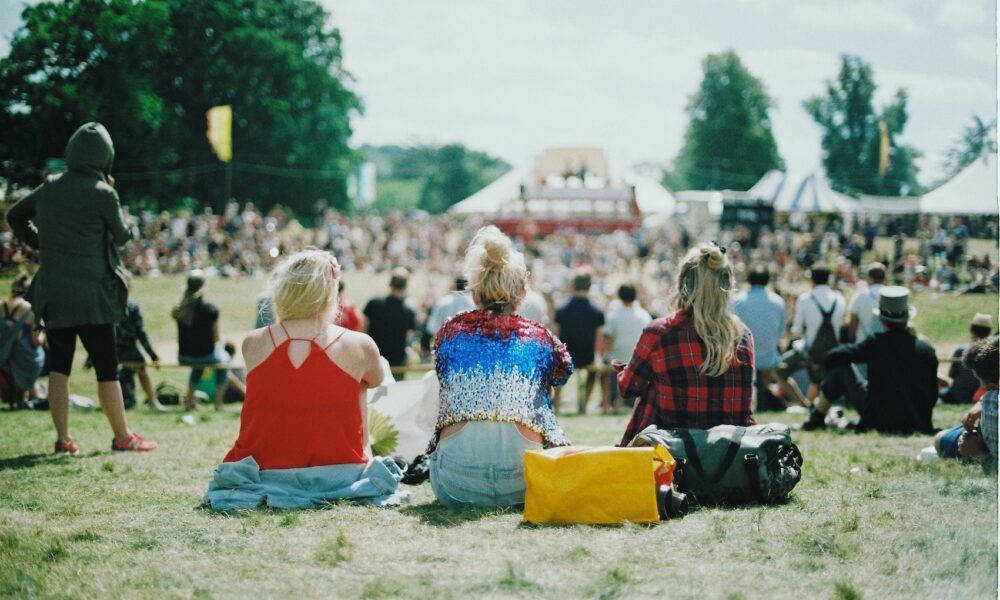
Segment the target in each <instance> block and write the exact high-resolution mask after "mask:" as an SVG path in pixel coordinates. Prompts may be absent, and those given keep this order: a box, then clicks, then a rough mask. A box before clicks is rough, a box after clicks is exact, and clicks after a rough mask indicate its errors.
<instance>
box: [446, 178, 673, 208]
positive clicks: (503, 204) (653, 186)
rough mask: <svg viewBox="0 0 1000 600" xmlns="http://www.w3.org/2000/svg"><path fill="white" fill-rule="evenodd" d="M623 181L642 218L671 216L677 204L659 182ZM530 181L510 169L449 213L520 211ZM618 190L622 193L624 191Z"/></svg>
mask: <svg viewBox="0 0 1000 600" xmlns="http://www.w3.org/2000/svg"><path fill="white" fill-rule="evenodd" d="M622 180H623V182H624V184H625V185H626V186H634V187H635V201H636V204H638V205H639V212H640V213H642V214H643V215H650V214H656V213H667V214H673V212H674V208H675V207H676V205H677V201H676V200H675V199H674V195H673V194H671V193H670V190H668V189H666V188H665V187H663V186H662V185H661V184H660V182H659V181H657V180H655V179H653V178H650V177H646V176H644V175H639V174H637V173H628V174H626V175H625V177H623V178H622ZM530 181H531V172H530V171H529V170H527V169H523V168H521V169H518V168H514V169H511V170H510V171H508V172H507V173H505V174H504V175H502V176H501V177H500V178H499V179H497V180H496V181H494V182H493V183H491V184H489V185H487V186H486V187H484V188H483V189H481V190H479V191H478V192H476V193H475V194H472V195H471V196H469V197H468V198H466V199H465V200H462V201H460V202H458V203H457V204H455V205H454V206H452V207H451V208H450V209H449V212H451V213H452V214H481V215H489V216H494V215H497V214H499V213H501V212H504V211H505V209H507V210H510V207H512V206H514V207H515V208H516V209H517V210H520V202H521V200H520V198H521V186H522V185H523V184H527V183H528V182H530ZM533 189H534V188H533ZM621 189H623V190H624V189H627V188H621ZM557 191H559V190H557ZM535 192H536V193H539V194H541V193H542V192H544V188H541V189H540V190H539V189H535ZM577 193H578V194H579V195H580V196H581V197H586V196H587V195H588V194H589V195H594V194H598V195H599V194H600V192H599V191H598V190H588V189H581V190H578V191H577ZM623 193H624V192H623ZM532 202H535V203H537V202H542V203H547V204H550V205H552V206H550V207H549V208H558V207H557V206H555V205H558V204H559V203H560V202H562V203H563V204H565V201H560V200H545V199H536V200H532ZM515 205H516V206H515ZM567 206H568V205H567ZM534 210H539V211H540V212H542V211H541V207H536V208H535V209H534ZM567 210H568V209H567ZM515 212H516V211H515ZM556 212H558V211H556Z"/></svg>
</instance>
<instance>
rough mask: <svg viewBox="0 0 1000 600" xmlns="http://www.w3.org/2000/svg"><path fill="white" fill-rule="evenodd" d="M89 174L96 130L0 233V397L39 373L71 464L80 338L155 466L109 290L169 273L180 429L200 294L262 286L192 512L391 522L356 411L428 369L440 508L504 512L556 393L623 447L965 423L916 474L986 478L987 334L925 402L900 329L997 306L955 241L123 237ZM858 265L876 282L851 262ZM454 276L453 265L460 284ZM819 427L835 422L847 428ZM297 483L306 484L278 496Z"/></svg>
mask: <svg viewBox="0 0 1000 600" xmlns="http://www.w3.org/2000/svg"><path fill="white" fill-rule="evenodd" d="M112 159H113V147H112V145H111V140H110V137H109V136H108V134H107V131H106V130H104V128H103V127H102V126H101V125H99V124H96V123H90V124H87V125H85V126H83V127H81V128H80V130H78V131H77V133H76V134H74V136H73V137H72V138H71V140H70V141H69V144H68V146H67V164H68V167H69V170H68V172H67V173H65V174H62V175H60V176H58V177H55V178H52V179H50V180H49V181H47V182H46V183H44V184H43V185H42V186H40V187H39V188H37V189H36V190H35V191H33V192H32V193H31V194H29V195H28V196H26V197H24V198H22V199H21V200H20V201H19V202H18V203H17V204H16V205H14V206H13V207H12V208H11V209H10V210H9V211H8V213H7V216H6V220H7V222H8V223H9V225H10V227H11V232H12V236H13V237H11V238H9V239H7V240H6V241H5V252H4V259H5V260H8V259H9V260H15V261H28V260H30V259H31V255H33V254H34V253H36V252H37V257H38V259H39V263H40V266H39V267H38V269H37V270H34V271H33V275H34V277H33V280H32V281H31V282H30V284H29V282H28V278H27V277H19V278H18V279H17V280H15V283H14V286H13V288H12V293H11V297H10V298H9V299H8V300H6V301H5V302H4V316H3V328H2V329H0V350H2V351H3V355H0V358H2V359H3V364H4V369H5V370H6V371H5V378H4V382H5V387H6V388H10V389H13V390H15V396H16V397H17V398H18V401H30V400H31V399H32V398H33V397H34V396H35V395H37V391H36V390H37V386H36V385H35V382H34V381H31V380H32V379H34V380H35V381H37V378H38V376H39V375H40V373H41V372H42V369H43V368H47V370H48V375H49V380H48V381H49V387H48V399H47V401H48V407H49V410H50V412H51V414H52V418H53V422H54V425H55V429H56V435H57V438H56V442H55V450H56V452H57V453H65V454H77V453H78V452H79V447H78V446H77V444H76V442H75V441H74V440H73V438H72V436H71V435H70V433H69V375H70V371H71V367H72V363H73V357H74V353H75V349H76V341H77V338H79V339H80V341H81V342H82V344H83V346H84V348H85V349H86V351H87V353H88V356H89V361H90V363H91V364H92V366H93V368H94V372H95V375H96V378H97V381H98V396H99V401H100V404H101V406H102V408H103V409H104V413H105V415H106V416H107V419H108V421H109V424H110V426H111V429H112V431H113V433H114V437H113V440H112V444H111V447H112V449H113V450H116V451H151V450H155V449H156V448H157V444H156V443H155V442H152V441H149V440H144V439H143V438H142V437H141V436H140V435H139V434H137V433H136V432H134V431H132V430H131V429H130V428H129V427H128V424H127V418H126V413H125V410H124V407H125V399H124V393H123V384H122V381H121V372H122V371H123V370H126V369H119V364H120V363H121V362H125V363H127V365H128V367H129V369H130V370H133V372H134V373H137V374H138V375H139V377H140V381H141V383H142V386H143V389H144V390H145V391H146V394H147V397H148V398H147V400H148V402H149V404H150V407H151V408H153V409H154V410H161V409H162V407H161V406H159V403H158V400H157V398H156V396H155V395H154V394H153V393H152V390H151V384H150V383H149V382H148V373H146V372H145V369H144V368H143V363H145V359H144V357H143V355H142V353H141V352H140V350H139V347H140V346H141V347H142V348H143V349H144V350H145V352H146V354H147V355H148V356H149V359H150V360H151V361H153V362H154V363H155V362H156V361H158V360H159V357H158V356H156V354H155V352H154V350H153V349H152V346H151V344H149V340H148V336H146V334H145V332H144V329H143V326H142V315H141V310H140V309H139V307H138V306H137V305H136V304H135V303H134V302H130V301H129V300H128V286H129V282H130V276H129V274H128V273H129V272H130V271H131V272H132V273H135V274H136V275H137V276H155V275H157V274H162V273H172V272H185V273H188V274H189V276H188V278H187V283H186V287H185V289H184V291H183V295H182V297H181V299H180V301H179V302H178V304H177V305H176V306H175V307H174V308H173V310H172V312H171V317H172V318H173V319H174V321H175V322H176V324H177V332H178V341H179V362H180V363H181V364H182V365H186V366H190V367H191V369H192V370H191V376H190V379H189V385H188V389H187V391H186V395H185V398H184V404H185V407H186V408H188V409H195V408H196V407H197V403H196V402H195V390H196V388H197V387H198V385H199V384H200V383H201V381H202V379H203V373H204V369H206V368H209V367H218V366H219V365H221V364H226V363H229V362H231V360H232V357H233V355H234V354H235V349H234V348H233V349H230V350H229V351H227V350H226V349H224V348H223V343H222V339H221V336H220V332H219V308H218V307H217V306H215V305H214V304H212V303H211V302H210V301H209V299H208V295H207V289H208V286H207V283H208V281H209V279H211V278H212V277H214V276H218V277H237V276H241V275H244V274H253V273H254V272H256V271H264V272H267V273H269V282H270V283H269V289H268V293H267V294H266V295H265V296H263V297H262V298H261V299H259V303H260V305H261V306H262V307H263V310H261V311H259V312H260V314H261V315H262V319H261V321H260V322H259V323H258V325H259V327H258V328H257V329H255V330H254V331H253V332H252V333H250V334H249V335H248V336H247V337H246V339H245V340H244V341H243V344H242V349H241V350H242V355H243V358H244V361H245V366H246V371H245V374H243V376H242V377H239V376H236V375H235V374H234V373H232V372H230V371H229V370H228V369H225V368H215V369H214V375H213V377H214V384H213V385H212V389H213V391H214V403H215V407H216V409H219V408H221V407H222V405H223V403H224V401H225V396H226V392H227V390H229V389H230V388H231V387H235V388H237V389H238V390H239V391H240V393H241V394H242V395H245V402H244V404H243V408H242V415H241V423H240V432H239V435H238V437H237V439H236V441H235V443H234V445H233V448H232V449H231V450H230V452H229V453H228V454H227V455H226V457H225V458H224V460H223V463H222V465H220V467H219V468H218V469H216V471H215V472H214V473H213V476H212V480H211V483H210V485H209V491H208V492H207V493H206V496H205V500H206V502H207V503H208V504H209V505H210V506H212V507H213V508H217V509H221V510H228V509H231V508H241V507H248V506H253V505H255V504H259V503H260V502H262V501H270V500H273V499H274V498H275V497H278V498H283V499H284V500H283V501H285V502H288V503H290V504H291V505H295V506H299V505H301V506H306V505H310V504H309V503H310V502H313V501H314V500H316V499H317V498H322V499H325V500H329V499H335V498H342V497H360V498H362V499H363V500H364V501H367V502H371V503H374V504H387V503H390V502H391V498H392V497H393V496H394V492H395V491H396V489H397V485H398V483H399V481H400V480H402V479H403V473H402V471H401V469H400V466H399V465H398V464H396V463H395V462H394V461H392V460H391V459H389V458H385V457H377V456H373V455H372V453H371V448H370V440H369V439H368V435H369V433H368V427H367V419H368V412H367V402H366V396H365V394H364V393H363V392H364V390H365V389H368V388H374V387H378V386H379V385H381V383H382V381H383V378H384V376H385V372H386V370H385V369H384V368H383V366H382V361H383V360H384V361H386V362H388V364H389V365H391V366H404V365H407V364H410V363H412V362H415V361H418V360H422V359H423V360H430V361H432V363H433V364H432V366H433V368H434V370H435V371H436V375H437V380H438V383H439V400H440V408H439V412H438V417H437V424H436V427H435V432H434V435H433V437H432V439H431V440H430V442H429V445H428V448H427V453H426V456H427V464H428V473H429V478H430V482H431V487H432V489H433V491H434V494H435V496H436V497H437V499H438V500H439V501H440V502H441V503H442V504H444V505H446V506H455V507H461V506H510V505H517V504H520V503H522V502H523V501H524V491H525V488H524V486H525V484H524V477H523V455H524V452H525V451H526V450H532V449H541V448H545V447H554V446H563V445H569V444H570V443H571V441H570V439H569V438H568V437H567V435H566V433H565V432H564V431H563V429H562V427H561V425H560V423H559V417H560V415H561V414H563V413H564V412H565V411H561V410H560V391H559V390H560V388H561V387H562V386H564V385H565V384H566V382H567V381H568V380H569V378H570V376H571V375H572V374H573V373H574V372H575V371H576V372H580V373H581V374H585V379H584V386H583V387H584V391H583V393H582V394H581V395H580V399H579V400H580V405H579V407H578V408H579V409H580V410H581V411H585V410H586V408H587V402H588V400H589V397H590V395H591V393H592V390H593V389H595V388H600V389H601V405H602V410H603V412H615V411H620V410H624V407H625V405H626V404H628V405H629V406H630V408H629V410H630V411H631V418H630V419H629V422H628V424H627V426H626V429H625V430H624V432H623V437H622V438H621V442H620V444H621V445H623V446H624V445H628V444H629V443H630V442H631V441H632V440H633V438H635V437H636V436H637V435H638V434H639V433H640V432H642V431H644V430H646V429H647V428H648V427H650V426H656V427H661V428H669V429H676V428H682V429H687V428H696V429H707V428H711V427H714V426H717V425H737V426H750V425H753V424H755V423H756V418H755V415H754V413H755V410H756V411H758V412H759V411H761V410H766V409H775V408H777V409H784V408H787V407H792V406H801V407H803V409H804V410H806V411H807V412H808V418H807V419H806V420H805V422H804V423H803V424H802V426H801V429H802V430H803V431H811V430H816V429H821V428H826V427H843V428H850V429H854V430H857V431H876V432H881V433H896V434H900V433H901V434H913V433H919V434H927V435H932V434H935V433H936V432H935V430H934V428H933V425H932V413H933V410H934V407H935V405H936V404H937V403H938V402H939V401H945V402H955V403H961V404H967V405H969V406H971V408H970V409H969V411H968V413H967V414H966V416H965V418H964V419H963V422H962V423H961V424H960V425H958V426H957V427H955V428H954V429H951V430H946V431H944V432H940V433H937V435H936V437H935V438H934V444H935V448H936V451H937V453H938V454H940V455H941V456H943V457H959V456H961V457H964V458H965V459H967V460H972V461H976V462H980V463H982V464H983V466H984V467H985V468H987V469H994V470H995V468H996V460H997V386H998V364H1000V358H998V349H997V337H996V335H995V334H994V332H993V318H992V316H991V315H990V314H987V313H980V314H975V315H969V319H970V321H969V334H970V343H969V345H968V346H967V347H964V348H961V349H960V350H958V351H956V354H955V357H956V358H957V360H956V362H955V363H954V365H953V366H952V368H951V369H950V370H949V377H948V378H947V379H945V378H940V377H939V376H938V358H937V355H936V352H935V351H934V349H933V348H932V347H931V346H930V345H929V344H928V343H927V342H926V341H925V340H924V339H923V338H922V337H921V336H920V335H919V332H917V331H915V330H914V329H913V327H912V318H913V317H914V315H915V314H916V310H917V308H918V307H917V306H915V302H914V298H913V295H912V293H911V292H912V290H916V289H920V288H921V287H930V288H935V289H938V290H939V291H942V292H955V293H958V292H963V293H982V292H986V291H995V290H996V289H997V284H998V282H997V277H998V275H997V270H996V268H997V267H996V265H995V264H993V263H992V262H991V261H990V258H989V256H988V255H987V256H984V257H976V256H971V255H969V254H968V250H967V241H968V235H969V232H968V229H967V228H966V227H965V225H964V224H963V222H962V221H961V220H957V219H956V220H953V221H950V222H937V221H933V220H929V219H927V220H924V221H922V222H921V223H920V229H919V231H918V234H917V240H918V248H917V249H916V250H915V251H914V250H912V249H910V250H907V249H906V247H905V240H904V238H903V236H902V235H901V234H900V233H896V234H895V235H894V237H893V247H892V249H891V250H890V251H889V252H886V253H885V254H882V253H880V251H879V249H878V248H876V247H875V245H874V242H875V238H876V235H877V234H878V233H880V231H879V229H878V225H877V224H874V223H855V224H853V225H852V226H851V227H849V228H848V227H844V226H843V225H839V226H836V227H832V228H831V229H832V230H830V231H827V230H825V229H823V228H821V227H817V228H815V229H813V230H807V231H800V232H794V231H792V230H791V229H790V228H787V227H783V228H781V229H779V230H777V231H774V232H771V231H766V230H765V231H762V232H758V234H757V235H756V236H752V235H751V233H750V232H749V231H748V230H744V229H742V228H740V229H737V230H734V231H730V232H723V233H722V235H721V236H720V240H719V241H717V242H705V241H696V239H697V237H698V236H697V235H696V234H692V233H690V232H687V231H685V230H684V229H683V228H681V227H679V226H677V225H666V226H664V227H660V228H657V229H645V230H639V231H637V232H635V233H626V232H621V231H619V232H615V233H611V234H602V235H586V234H581V233H574V232H565V231H564V232H556V233H554V234H552V235H548V236H546V237H544V238H539V239H537V240H532V241H531V242H530V243H529V244H524V243H523V242H522V241H520V240H517V239H514V240H512V239H511V238H510V237H508V236H507V235H505V234H503V233H502V232H501V231H500V230H498V229H497V228H496V227H493V226H490V225H485V226H484V224H483V223H480V222H478V221H476V220H475V219H467V220H464V221H455V220H453V219H451V218H449V217H437V218H431V217H420V218H407V219H403V218H401V217H388V218H383V217H379V216H375V215H362V216H357V217H353V218H351V217H346V216H344V215H341V214H339V213H336V212H333V211H329V210H326V211H322V212H319V213H318V214H317V215H316V219H315V223H313V225H312V226H308V227H306V226H302V225H301V224H299V223H298V222H297V221H295V220H293V219H291V218H289V216H288V215H287V214H285V213H283V212H282V211H280V210H274V211H271V212H270V213H269V214H268V215H266V216H265V215H262V214H260V213H258V212H257V211H255V210H254V209H253V207H252V206H250V205H246V206H244V207H243V208H242V209H241V208H240V207H238V206H237V205H236V204H231V205H229V206H228V207H227V209H226V211H225V213H224V214H223V215H222V216H216V215H213V214H211V213H210V212H207V211H206V212H204V213H201V214H198V215H191V214H184V213H181V214H178V215H169V214H161V215H148V214H140V215H138V216H137V217H135V218H130V217H129V216H128V215H127V214H125V213H124V212H123V211H122V210H121V209H120V207H119V203H118V198H117V194H116V192H115V191H114V179H113V178H112V177H111V176H110V175H109V174H108V173H109V171H110V166H111V160H112ZM845 229H848V230H852V231H856V232H857V233H851V234H845V233H843V231H844V230H845ZM882 233H885V232H884V231H883V232H882ZM14 240H16V242H15V241H14ZM25 248H28V249H30V250H26V249H25ZM119 249H123V251H119ZM866 252H867V253H869V254H868V256H869V257H870V258H874V259H875V260H872V261H871V262H869V263H866V264H862V260H863V259H862V256H863V255H864V253H866ZM455 257H464V259H463V260H462V261H461V264H460V265H457V264H454V263H455ZM348 269H349V270H352V271H357V272H368V273H375V272H380V271H391V276H390V280H389V289H388V290H387V292H388V293H387V295H385V296H384V297H378V298H375V299H372V300H371V301H369V302H368V303H367V304H366V306H365V307H364V308H363V309H361V310H358V309H357V307H354V306H353V305H352V304H351V303H350V302H349V301H347V300H346V298H344V296H343V295H342V293H341V292H342V285H341V273H342V270H348ZM417 270H419V271H420V272H422V273H428V275H425V276H427V277H429V278H430V280H431V283H430V284H429V285H428V286H426V288H427V290H428V292H427V297H426V298H422V299H416V301H413V299H411V298H409V297H408V292H407V290H408V287H409V281H410V279H411V277H412V273H413V272H414V271H417ZM445 282H447V283H445ZM744 283H746V284H748V289H746V290H744V291H740V288H741V287H742V286H743V284H744ZM443 287H447V288H448V289H442V288H443ZM769 287H770V288H771V289H768V288H769ZM774 290H778V293H776V292H775V291H774ZM793 292H798V293H793ZM844 292H847V295H845V294H844ZM848 298H849V301H848ZM994 308H995V307H994ZM991 310H992V309H991ZM43 347H45V348H47V352H45V353H43V352H41V351H40V350H41V348H43ZM46 354H47V356H45V355H46ZM15 357H16V358H15ZM135 363H138V364H135ZM144 377H145V379H144ZM126 387H127V385H126ZM803 387H805V391H803V389H802V388H803ZM289 399H294V402H289ZM755 401H756V408H755V406H754V403H755ZM839 406H847V407H851V408H853V409H854V410H855V411H856V412H857V413H858V415H859V417H858V418H857V419H855V420H853V421H850V422H848V421H846V420H845V419H843V418H842V417H841V415H842V412H841V411H839V409H838V408H837V407H839ZM303 469H318V470H319V471H310V472H311V473H314V474H317V475H321V476H318V477H316V478H309V477H302V470H303Z"/></svg>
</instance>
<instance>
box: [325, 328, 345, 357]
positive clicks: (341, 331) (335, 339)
mask: <svg viewBox="0 0 1000 600" xmlns="http://www.w3.org/2000/svg"><path fill="white" fill-rule="evenodd" d="M345 333H347V328H346V327H345V328H342V329H341V330H340V333H339V334H337V337H335V338H333V340H332V341H331V342H330V343H329V344H327V345H326V346H323V352H326V351H327V350H329V349H330V346H332V345H334V344H336V343H337V342H339V341H340V338H342V337H344V334H345Z"/></svg>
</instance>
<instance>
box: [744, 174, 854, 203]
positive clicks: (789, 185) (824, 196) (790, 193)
mask: <svg viewBox="0 0 1000 600" xmlns="http://www.w3.org/2000/svg"><path fill="white" fill-rule="evenodd" d="M745 196H746V197H747V198H754V199H757V200H765V201H768V202H771V203H773V204H774V210H775V211H776V212H786V213H806V214H808V213H855V212H857V211H858V201H857V200H855V199H854V198H851V197H850V196H848V195H846V194H841V193H840V192H837V191H835V190H834V189H833V188H832V187H830V182H829V181H827V179H826V177H825V176H824V175H823V174H822V173H821V172H819V171H817V172H815V173H811V174H809V175H806V176H805V177H802V178H801V179H798V178H795V177H792V176H791V175H788V174H787V173H782V172H781V171H776V170H772V171H768V172H767V173H765V174H764V176H763V177H761V179H760V181H758V182H757V183H756V184H754V186H753V187H752V188H750V189H749V190H748V191H747V192H746V194H745Z"/></svg>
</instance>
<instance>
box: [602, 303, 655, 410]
mask: <svg viewBox="0 0 1000 600" xmlns="http://www.w3.org/2000/svg"><path fill="white" fill-rule="evenodd" d="M636 295H637V294H636V290H635V286H633V285H628V284H625V285H622V286H620V287H619V288H618V299H619V300H620V301H621V302H620V303H617V302H616V303H615V306H613V307H612V308H611V310H609V311H608V314H607V316H606V317H605V318H604V337H605V343H604V347H605V348H608V353H607V356H608V357H610V358H611V359H612V360H617V361H621V362H623V363H628V362H629V359H631V358H632V351H633V350H635V345H636V343H638V341H639V337H640V336H641V335H642V330H643V329H644V328H645V327H646V325H648V324H649V322H650V321H652V320H653V318H652V317H651V316H649V313H648V312H646V310H645V309H644V308H642V306H640V305H639V302H638V301H637V300H636ZM607 376H608V377H610V378H611V381H610V382H609V383H608V384H607V385H606V386H605V387H604V389H605V394H604V407H603V412H604V414H608V413H609V412H611V410H612V408H611V406H612V402H613V403H614V410H615V412H617V411H619V410H621V408H622V398H621V396H619V395H618V385H617V373H609V374H608V375H607Z"/></svg>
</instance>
